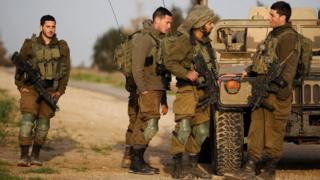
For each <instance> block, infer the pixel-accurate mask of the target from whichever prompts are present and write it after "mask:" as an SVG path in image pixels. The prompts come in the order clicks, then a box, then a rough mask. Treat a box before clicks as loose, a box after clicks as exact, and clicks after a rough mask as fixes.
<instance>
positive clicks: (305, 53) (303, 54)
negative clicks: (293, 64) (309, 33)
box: [295, 33, 312, 80]
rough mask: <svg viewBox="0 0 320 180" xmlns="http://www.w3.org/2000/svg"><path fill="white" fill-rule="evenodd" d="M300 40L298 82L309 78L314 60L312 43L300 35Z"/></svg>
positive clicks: (296, 77)
mask: <svg viewBox="0 0 320 180" xmlns="http://www.w3.org/2000/svg"><path fill="white" fill-rule="evenodd" d="M298 39H299V45H298V47H299V51H300V53H299V61H298V67H297V71H296V75H295V79H296V80H302V79H303V78H304V77H305V76H308V74H309V71H310V61H311V59H312V41H311V40H310V39H309V38H307V37H305V36H303V35H302V34H300V33H298Z"/></svg>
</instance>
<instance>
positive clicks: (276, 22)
mask: <svg viewBox="0 0 320 180" xmlns="http://www.w3.org/2000/svg"><path fill="white" fill-rule="evenodd" d="M290 16H291V7H290V5H289V4H288V3H286V2H283V1H278V2H276V3H274V4H273V5H272V6H271V9H270V13H269V22H270V25H271V27H273V30H272V31H271V32H270V33H269V34H268V36H267V38H266V40H265V41H264V43H263V44H262V45H260V46H259V49H258V52H262V53H261V54H260V55H259V56H257V58H255V59H254V61H253V64H252V65H251V66H249V67H248V68H247V73H248V74H249V75H250V76H256V81H257V82H258V83H259V81H261V82H263V79H264V78H265V77H266V74H267V73H268V71H270V69H269V68H268V67H269V66H270V64H271V63H273V62H277V61H278V62H279V64H280V65H281V68H280V69H282V70H281V71H280V72H281V73H280V75H279V76H278V77H277V81H275V82H271V84H270V85H269V86H270V92H269V95H268V96H267V97H266V98H265V99H264V102H265V104H267V106H262V107H260V108H257V109H255V110H254V111H253V112H252V114H251V125H250V128H249V134H248V160H247V162H246V163H245V165H244V167H243V169H241V170H240V171H239V172H236V173H235V174H226V175H225V176H226V177H227V178H228V179H256V178H259V177H261V178H263V179H275V168H276V165H277V162H278V161H279V160H280V158H281V155H282V148H283V141H284V135H285V128H286V125H287V120H288V118H289V114H290V112H291V101H292V89H293V87H294V86H293V81H294V77H295V74H296V71H297V65H298V61H299V58H298V57H299V52H298V51H299V50H298V36H297V33H296V32H295V30H293V28H292V26H291V24H290V23H289V19H290ZM247 73H245V74H244V75H247ZM267 107H271V108H267ZM262 160H263V162H264V163H263V164H265V166H263V167H262V170H261V172H262V173H261V174H259V176H258V177H256V173H255V171H256V172H258V173H259V171H257V164H258V163H261V162H262Z"/></svg>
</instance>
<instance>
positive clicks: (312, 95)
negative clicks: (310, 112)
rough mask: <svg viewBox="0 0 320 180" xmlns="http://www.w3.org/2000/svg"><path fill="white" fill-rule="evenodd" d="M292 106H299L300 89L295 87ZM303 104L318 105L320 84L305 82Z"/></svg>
mask: <svg viewBox="0 0 320 180" xmlns="http://www.w3.org/2000/svg"><path fill="white" fill-rule="evenodd" d="M293 104H301V88H300V87H296V88H295V90H294V92H293ZM303 104H304V105H319V104H320V83H319V82H305V83H304V85H303Z"/></svg>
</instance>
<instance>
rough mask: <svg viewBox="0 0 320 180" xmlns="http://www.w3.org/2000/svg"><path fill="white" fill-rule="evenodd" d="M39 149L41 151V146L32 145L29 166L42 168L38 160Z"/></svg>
mask: <svg viewBox="0 0 320 180" xmlns="http://www.w3.org/2000/svg"><path fill="white" fill-rule="evenodd" d="M40 149H41V145H38V144H34V145H33V146H32V152H31V162H30V164H31V165H36V166H42V162H41V161H40V159H39V154H40Z"/></svg>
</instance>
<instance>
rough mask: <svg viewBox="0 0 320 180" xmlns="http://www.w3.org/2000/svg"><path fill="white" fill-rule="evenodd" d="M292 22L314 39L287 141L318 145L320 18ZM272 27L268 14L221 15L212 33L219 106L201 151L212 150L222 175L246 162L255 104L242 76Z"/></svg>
mask: <svg viewBox="0 0 320 180" xmlns="http://www.w3.org/2000/svg"><path fill="white" fill-rule="evenodd" d="M292 25H293V27H294V28H295V29H296V30H297V31H298V32H299V33H301V34H303V35H304V36H305V37H307V38H309V39H311V40H312V43H313V44H312V50H313V57H312V61H311V68H310V72H309V75H308V76H307V77H305V78H304V80H303V82H302V84H301V85H300V86H298V87H296V88H295V90H294V92H293V102H292V104H293V109H292V113H291V115H290V118H289V120H288V124H287V128H286V135H285V141H286V142H293V143H296V144H304V143H313V144H319V143H320V21H319V20H317V19H313V20H311V19H309V20H292ZM271 30H272V28H271V27H270V25H269V22H268V21H267V20H265V19H250V20H221V21H219V22H218V23H217V24H216V25H215V28H214V30H213V31H212V33H211V35H210V36H211V39H212V45H213V47H214V48H215V50H216V56H217V62H218V66H219V88H220V89H219V110H218V111H217V112H215V115H214V118H212V119H213V121H214V123H211V127H210V135H211V137H210V138H209V139H208V140H207V141H206V143H204V145H203V148H202V152H201V153H202V154H203V153H207V154H206V155H208V152H209V153H211V154H210V156H211V157H212V158H211V159H212V164H213V166H214V170H215V173H216V174H218V175H222V174H224V173H225V172H232V171H234V170H236V169H239V168H240V166H241V163H242V161H243V157H244V152H245V148H244V147H245V144H246V136H247V134H248V129H249V126H250V121H251V119H250V115H251V109H250V108H249V107H248V97H249V96H250V94H251V85H250V83H249V81H248V79H246V78H244V79H241V78H240V77H241V73H242V72H243V71H244V69H245V68H246V67H247V66H248V65H250V64H251V63H252V58H253V55H254V53H255V51H256V47H257V45H258V44H259V43H261V42H262V41H263V40H264V39H265V38H266V36H267V34H268V32H270V31H271ZM208 144H209V145H208ZM208 147H209V148H208ZM202 156H203V155H202ZM203 157H204V156H203Z"/></svg>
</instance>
